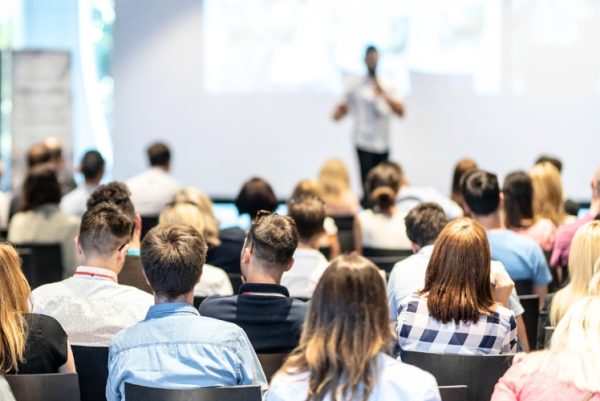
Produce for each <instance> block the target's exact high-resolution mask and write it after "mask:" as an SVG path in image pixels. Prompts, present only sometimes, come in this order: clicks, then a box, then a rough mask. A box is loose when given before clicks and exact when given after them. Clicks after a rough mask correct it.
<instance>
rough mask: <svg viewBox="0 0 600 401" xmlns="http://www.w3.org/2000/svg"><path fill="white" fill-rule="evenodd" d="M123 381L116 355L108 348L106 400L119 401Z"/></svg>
mask: <svg viewBox="0 0 600 401" xmlns="http://www.w3.org/2000/svg"><path fill="white" fill-rule="evenodd" d="M123 386H124V383H123V379H122V374H121V366H120V364H119V361H118V355H117V353H116V352H115V350H114V348H113V347H111V346H109V348H108V380H107V381H106V400H107V401H121V400H122V399H123V398H124V397H125V394H123V392H122V391H123Z"/></svg>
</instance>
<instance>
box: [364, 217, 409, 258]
mask: <svg viewBox="0 0 600 401" xmlns="http://www.w3.org/2000/svg"><path fill="white" fill-rule="evenodd" d="M405 216H406V214H404V213H400V212H398V211H396V212H395V213H393V214H392V215H389V214H385V213H376V212H374V211H373V210H372V209H367V210H362V211H361V212H360V213H358V215H357V219H358V221H359V224H360V234H361V238H362V245H363V247H366V248H378V249H411V244H410V240H409V239H408V236H407V235H406V225H405V223H404V217H405Z"/></svg>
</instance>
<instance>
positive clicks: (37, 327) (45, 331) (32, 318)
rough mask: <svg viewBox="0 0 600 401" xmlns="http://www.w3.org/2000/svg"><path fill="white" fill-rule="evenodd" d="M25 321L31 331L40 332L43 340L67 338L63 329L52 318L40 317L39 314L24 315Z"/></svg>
mask: <svg viewBox="0 0 600 401" xmlns="http://www.w3.org/2000/svg"><path fill="white" fill-rule="evenodd" d="M25 320H26V321H27V324H28V326H29V328H30V330H31V331H35V332H41V334H42V337H44V338H45V339H48V338H56V337H64V338H66V337H67V333H65V330H64V329H63V327H62V326H61V325H60V323H58V321H57V320H56V319H54V318H53V317H52V316H47V315H42V314H39V313H27V314H25Z"/></svg>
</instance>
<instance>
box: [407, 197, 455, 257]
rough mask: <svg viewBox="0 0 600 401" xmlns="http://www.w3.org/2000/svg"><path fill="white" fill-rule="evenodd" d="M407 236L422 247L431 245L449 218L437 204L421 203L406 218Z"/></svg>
mask: <svg viewBox="0 0 600 401" xmlns="http://www.w3.org/2000/svg"><path fill="white" fill-rule="evenodd" d="M404 222H405V223H406V235H407V236H408V238H409V239H410V240H411V241H412V242H413V243H415V244H417V245H419V246H420V247H423V246H426V245H431V244H433V243H434V242H435V240H436V239H437V237H438V235H440V233H441V232H442V230H443V229H444V227H446V224H448V217H447V216H446V213H445V212H444V209H442V207H441V206H440V205H438V204H437V203H432V202H424V203H420V204H418V205H417V206H415V207H414V208H412V209H411V210H410V212H408V214H407V215H406V217H405V218H404Z"/></svg>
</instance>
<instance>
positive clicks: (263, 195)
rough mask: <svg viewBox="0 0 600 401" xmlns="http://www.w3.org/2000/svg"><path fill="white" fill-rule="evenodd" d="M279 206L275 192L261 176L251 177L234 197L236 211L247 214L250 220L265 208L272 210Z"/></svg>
mask: <svg viewBox="0 0 600 401" xmlns="http://www.w3.org/2000/svg"><path fill="white" fill-rule="evenodd" d="M277 206H279V202H278V201H277V197H276V196H275V192H273V188H271V185H270V184H269V183H268V182H266V181H265V180H263V179H262V178H258V177H253V178H251V179H249V180H248V181H246V182H245V183H244V185H243V186H242V189H241V190H240V193H239V194H238V196H237V197H236V198H235V207H237V209H238V213H239V214H240V215H242V214H248V215H249V216H250V221H254V219H255V218H256V216H257V215H258V212H259V211H261V210H266V211H269V212H274V211H275V210H276V209H277Z"/></svg>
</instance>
